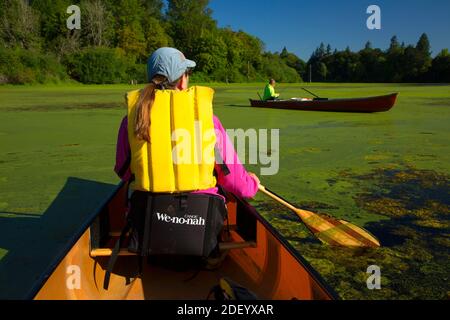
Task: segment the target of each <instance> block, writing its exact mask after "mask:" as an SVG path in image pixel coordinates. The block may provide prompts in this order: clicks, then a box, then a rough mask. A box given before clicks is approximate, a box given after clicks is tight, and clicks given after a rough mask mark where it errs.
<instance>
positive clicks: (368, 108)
mask: <svg viewBox="0 0 450 320" xmlns="http://www.w3.org/2000/svg"><path fill="white" fill-rule="evenodd" d="M397 95H398V94H397V93H394V94H390V95H385V96H378V97H369V98H356V99H330V100H310V101H298V100H279V101H259V100H250V104H251V106H252V107H256V108H274V109H291V110H303V111H328V112H361V113H374V112H386V111H389V110H391V109H392V108H393V106H394V105H395V102H396V100H397Z"/></svg>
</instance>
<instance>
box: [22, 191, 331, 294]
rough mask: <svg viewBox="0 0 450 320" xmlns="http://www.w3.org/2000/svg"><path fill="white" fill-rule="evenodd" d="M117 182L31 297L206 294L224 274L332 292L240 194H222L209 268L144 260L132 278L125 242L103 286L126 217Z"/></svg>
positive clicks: (283, 289) (252, 283)
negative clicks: (220, 225) (213, 265)
mask: <svg viewBox="0 0 450 320" xmlns="http://www.w3.org/2000/svg"><path fill="white" fill-rule="evenodd" d="M125 194H126V189H125V187H124V185H120V186H119V187H118V188H117V190H116V191H115V192H114V193H113V194H112V196H111V197H110V199H108V201H106V202H105V204H104V205H103V206H102V208H101V209H100V210H99V211H98V212H96V213H94V214H93V215H92V216H91V218H90V220H89V221H87V223H86V224H85V226H84V227H83V228H82V229H81V230H80V232H79V236H77V237H75V238H74V239H75V240H74V242H73V244H72V246H69V247H70V249H69V250H68V251H67V252H63V253H61V255H60V256H59V257H58V258H56V259H55V261H54V262H53V264H52V265H51V267H50V268H49V269H48V271H47V272H46V273H45V274H44V275H43V276H42V277H41V279H40V280H39V281H37V283H36V285H35V286H34V288H32V291H31V292H32V294H31V297H30V298H33V299H37V300H40V299H45V300H66V299H70V300H141V299H154V300H162V299H163V300H181V299H182V300H185V299H187V300H205V299H206V297H207V296H208V294H209V292H210V290H211V288H212V287H214V286H215V285H217V284H218V282H219V280H220V278H222V277H227V278H229V279H231V280H233V281H234V282H237V283H239V284H240V285H242V286H245V287H247V288H248V289H249V290H251V291H253V292H254V293H256V294H257V296H258V297H259V298H261V299H264V300H291V299H298V300H312V299H318V300H329V299H335V298H337V296H336V294H335V293H334V291H333V290H332V289H331V288H329V287H328V286H327V285H326V283H325V282H324V281H323V280H322V278H321V277H320V275H319V274H317V272H316V271H315V270H314V269H313V268H312V267H311V266H310V265H309V264H308V263H307V262H306V261H305V259H304V258H303V257H302V256H301V255H299V253H298V252H297V251H296V250H295V249H294V248H293V247H292V246H291V245H290V244H289V243H288V242H287V241H286V240H285V239H284V238H283V237H282V236H281V235H280V234H279V233H278V232H277V231H276V230H275V229H274V228H273V227H272V226H271V225H270V224H269V223H268V222H267V221H266V220H265V219H264V218H263V217H262V216H261V215H260V214H259V213H258V212H257V211H256V210H255V209H254V208H253V207H252V206H250V205H249V204H248V203H247V202H245V201H243V200H240V199H236V198H235V197H234V196H231V195H229V196H228V205H227V206H228V211H229V228H228V230H229V231H230V232H224V236H223V242H222V243H221V244H220V248H221V250H222V251H223V252H224V253H226V255H224V256H225V259H224V260H223V261H222V263H221V264H220V267H219V268H218V269H216V270H215V271H200V272H198V274H196V275H195V276H193V272H192V271H188V272H185V271H182V272H177V271H173V270H170V269H166V268H163V267H160V266H156V265H152V264H147V263H144V268H143V272H142V275H141V276H140V277H137V278H136V271H137V257H136V256H133V255H132V254H130V253H128V251H127V250H126V249H125V248H124V249H122V250H121V254H120V256H119V258H118V260H117V263H116V265H115V267H114V271H113V274H112V276H111V281H110V284H109V288H108V290H104V289H103V281H104V276H105V269H106V267H107V263H108V260H109V256H110V255H111V251H112V248H113V246H114V244H115V242H116V241H117V238H118V236H119V234H120V231H121V229H122V227H123V226H124V222H125V206H124V204H125Z"/></svg>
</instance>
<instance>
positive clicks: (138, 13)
mask: <svg viewBox="0 0 450 320" xmlns="http://www.w3.org/2000/svg"><path fill="white" fill-rule="evenodd" d="M72 4H76V5H78V6H79V7H80V9H81V29H80V30H69V29H68V28H67V26H66V20H67V18H68V17H69V14H67V8H68V7H69V6H70V5H72ZM208 5H209V0H168V1H167V6H164V1H163V0H79V1H74V0H28V1H27V0H3V1H1V2H0V41H1V44H0V83H14V84H23V83H47V82H61V81H78V82H81V83H88V84H91V83H99V84H101V83H125V82H131V81H137V82H141V83H142V82H145V81H146V68H145V63H146V60H147V58H148V55H149V54H150V53H151V52H153V51H154V50H155V49H157V48H159V47H162V46H174V47H177V48H178V49H180V50H181V51H183V52H184V53H185V54H186V56H188V57H189V58H191V59H193V60H195V61H196V62H197V64H198V67H197V68H196V72H195V73H194V75H193V78H194V79H193V80H194V81H197V82H209V81H217V82H254V81H258V82H260V81H266V80H267V79H268V78H275V79H276V80H277V81H280V82H301V81H303V80H305V81H306V80H310V79H311V80H312V81H340V82H359V81H364V82H404V81H408V82H409V81H434V82H449V74H450V72H449V68H450V55H449V53H448V50H447V51H446V50H444V51H442V52H441V53H440V54H439V55H437V56H436V57H435V58H434V59H432V58H431V53H430V44H429V41H428V38H427V37H426V35H424V36H422V37H421V39H420V40H419V43H418V44H417V45H416V46H405V45H404V44H399V43H398V41H397V39H396V38H393V40H392V41H391V46H390V48H389V49H388V50H387V51H382V50H380V49H373V48H372V46H371V45H370V43H368V44H367V45H366V47H365V48H364V49H363V50H361V51H359V52H352V51H350V49H347V50H344V51H337V50H334V51H332V49H331V47H330V46H328V47H325V45H323V44H322V45H320V46H319V48H317V50H316V51H315V52H314V53H313V54H312V56H311V58H310V59H309V61H307V62H305V61H303V60H302V59H300V58H299V57H298V56H296V55H295V54H293V53H291V52H288V50H287V49H286V48H284V49H283V51H282V52H281V53H278V52H275V53H272V52H268V51H267V50H266V49H265V45H264V43H263V42H262V41H261V40H260V39H259V38H257V37H255V36H252V35H250V34H248V33H246V32H244V31H242V30H239V31H234V30H232V29H230V28H219V27H218V25H217V22H216V21H215V20H214V19H213V18H212V12H211V10H210V9H209V7H208Z"/></svg>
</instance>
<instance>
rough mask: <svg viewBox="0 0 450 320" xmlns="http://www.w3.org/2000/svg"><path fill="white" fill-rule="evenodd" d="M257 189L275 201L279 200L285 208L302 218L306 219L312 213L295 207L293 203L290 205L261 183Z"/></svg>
mask: <svg viewBox="0 0 450 320" xmlns="http://www.w3.org/2000/svg"><path fill="white" fill-rule="evenodd" d="M259 191H261V192H262V193H264V194H265V195H267V196H269V197H270V198H272V199H274V200H275V201H277V202H279V203H280V204H282V205H284V206H285V207H286V208H288V209H290V210H292V211H294V212H295V213H296V214H297V215H298V216H299V217H300V218H302V219H306V218H308V217H310V216H311V215H312V213H310V212H308V211H305V210H301V209H298V208H296V207H295V206H294V205H292V204H291V203H289V202H288V201H286V200H284V199H283V198H281V197H280V196H278V195H276V194H275V193H274V192H272V191H270V190H268V189H267V188H266V187H264V186H263V185H260V186H259Z"/></svg>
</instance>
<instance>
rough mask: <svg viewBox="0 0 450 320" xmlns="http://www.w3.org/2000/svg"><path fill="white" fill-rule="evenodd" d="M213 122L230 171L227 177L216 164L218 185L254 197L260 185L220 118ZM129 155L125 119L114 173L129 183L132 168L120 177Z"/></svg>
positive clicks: (229, 190)
mask: <svg viewBox="0 0 450 320" xmlns="http://www.w3.org/2000/svg"><path fill="white" fill-rule="evenodd" d="M213 120H214V128H215V131H216V138H217V147H218V150H219V152H220V154H221V156H222V159H223V162H224V163H225V164H226V165H227V167H228V170H229V171H230V173H229V174H228V175H225V174H224V172H223V170H222V167H221V166H220V165H218V164H216V166H215V169H216V172H217V184H218V185H220V186H221V187H222V188H223V189H225V190H226V191H228V192H231V193H233V194H234V195H236V196H237V197H240V198H252V197H254V196H255V195H256V193H257V192H258V183H257V182H256V180H255V179H254V178H253V177H251V176H250V175H249V174H248V172H247V170H245V168H244V166H243V165H242V163H241V162H240V160H239V157H238V155H237V153H236V151H235V149H234V146H233V144H232V142H231V140H230V138H229V137H228V134H227V133H226V131H225V129H224V128H223V126H222V123H221V122H220V120H219V118H217V117H216V116H214V118H213ZM129 154H130V143H129V141H128V119H127V117H125V118H124V119H123V120H122V123H121V125H120V129H119V136H118V139H117V150H116V165H115V168H114V171H115V172H116V173H117V174H118V175H119V177H120V178H121V179H122V180H124V181H128V180H129V179H130V177H131V171H130V168H128V170H127V171H126V172H125V174H124V175H123V176H120V174H119V172H120V170H121V168H123V167H124V165H125V164H126V161H127V158H128V155H129ZM196 193H203V194H213V195H219V189H218V188H217V187H216V188H211V189H208V190H201V191H198V192H196Z"/></svg>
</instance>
